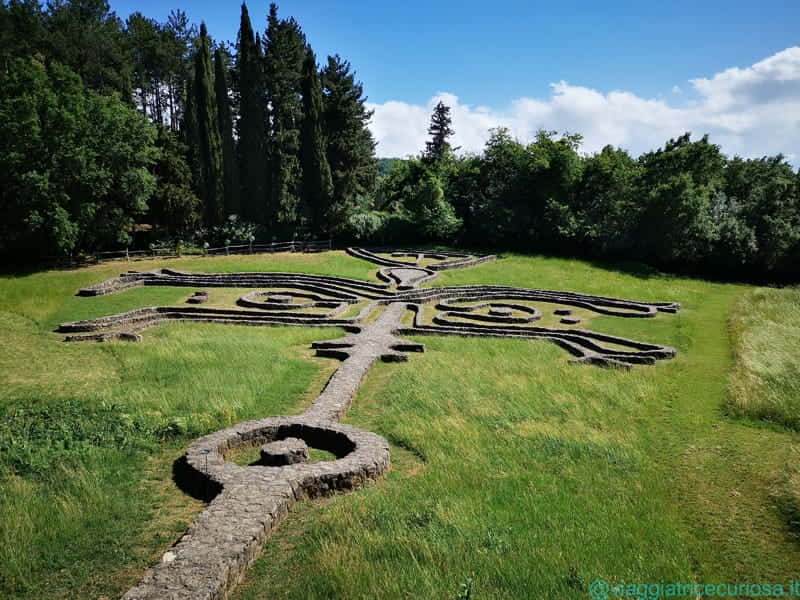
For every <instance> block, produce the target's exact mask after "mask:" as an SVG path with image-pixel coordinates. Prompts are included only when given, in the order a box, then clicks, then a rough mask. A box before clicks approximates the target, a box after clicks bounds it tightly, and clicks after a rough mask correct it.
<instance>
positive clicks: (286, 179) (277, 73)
mask: <svg viewBox="0 0 800 600" xmlns="http://www.w3.org/2000/svg"><path fill="white" fill-rule="evenodd" d="M264 45H265V51H264V61H265V62H264V64H265V74H266V79H267V81H269V86H268V87H267V96H266V97H267V100H268V102H269V104H270V106H271V115H270V116H271V119H270V123H271V132H270V133H271V135H270V148H269V175H268V178H269V181H270V199H271V208H272V220H273V221H274V222H275V224H276V227H277V228H278V230H279V231H280V233H281V234H282V235H288V234H290V233H294V232H295V231H296V230H297V228H298V226H302V222H301V219H300V217H301V215H299V214H298V204H299V196H300V194H299V192H300V185H301V179H302V170H301V167H300V126H301V124H302V119H303V108H302V104H301V100H300V81H301V78H302V67H303V59H304V57H305V47H306V42H305V36H304V35H303V32H302V31H301V30H300V26H299V25H298V24H297V22H296V21H295V20H294V19H288V20H280V19H278V9H277V7H276V6H275V4H271V5H270V9H269V18H268V25H267V31H266V34H265V38H264Z"/></svg>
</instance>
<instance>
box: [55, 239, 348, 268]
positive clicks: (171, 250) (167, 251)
mask: <svg viewBox="0 0 800 600" xmlns="http://www.w3.org/2000/svg"><path fill="white" fill-rule="evenodd" d="M325 250H333V240H309V241H300V240H294V241H291V242H270V243H266V242H253V243H252V244H236V245H230V246H220V247H219V248H200V249H199V251H198V249H195V248H191V249H187V250H186V251H183V252H180V253H179V252H178V250H177V248H175V247H174V246H161V247H157V248H151V249H150V250H128V249H125V250H111V251H107V252H95V253H94V254H93V255H92V256H89V257H87V260H88V261H89V262H105V261H112V260H125V261H132V260H144V259H147V258H179V257H180V256H184V255H185V256H220V255H229V254H259V253H265V252H323V251H325ZM45 260H52V261H53V262H54V263H59V264H63V263H64V260H65V259H63V258H54V257H51V258H50V259H47V258H46V259H45ZM67 262H69V263H71V264H74V263H77V262H81V261H74V260H69V259H67ZM83 262H86V261H83Z"/></svg>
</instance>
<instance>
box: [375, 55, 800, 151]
mask: <svg viewBox="0 0 800 600" xmlns="http://www.w3.org/2000/svg"><path fill="white" fill-rule="evenodd" d="M551 87H552V95H551V96H550V97H549V98H547V99H536V98H518V99H516V100H514V101H513V102H511V104H510V106H509V107H507V108H506V109H504V110H496V109H493V108H489V107H485V106H470V105H468V104H463V103H461V102H460V101H459V99H458V97H457V96H455V95H453V94H449V93H446V92H441V93H438V94H436V95H435V96H434V97H433V98H431V99H430V100H429V101H428V103H427V104H426V105H416V104H408V103H405V102H396V101H389V102H385V103H383V104H370V108H372V109H374V111H375V114H374V116H373V118H372V124H371V129H372V132H373V134H374V135H375V138H376V140H377V141H378V156H386V157H389V156H392V157H394V156H401V157H402V156H407V155H409V154H417V153H419V152H420V151H421V149H422V148H423V147H424V146H425V141H426V139H427V137H428V136H427V127H428V122H429V119H430V114H431V111H432V109H433V106H434V105H435V104H436V103H437V102H438V101H439V100H442V101H444V103H445V104H447V105H448V106H450V107H451V109H452V116H453V128H454V129H455V131H456V133H455V135H454V139H453V144H454V145H455V146H460V147H461V149H462V151H466V152H478V151H480V150H481V148H482V147H483V145H484V143H485V141H486V139H487V138H488V135H489V133H488V132H489V129H491V128H494V127H507V128H508V129H509V130H510V131H511V133H512V135H514V136H515V137H516V138H518V139H519V140H521V141H523V142H526V141H529V140H531V139H532V138H533V136H534V135H535V133H536V131H538V130H539V129H546V130H556V131H558V132H570V133H580V134H582V135H583V136H584V143H583V151H585V152H596V151H598V150H600V149H601V148H602V147H603V146H604V145H606V144H612V145H614V146H620V147H623V148H625V149H627V150H628V151H629V152H631V153H633V154H634V155H638V154H640V153H642V152H646V151H648V150H652V149H655V148H657V147H659V146H662V145H663V144H664V142H665V141H666V140H667V139H669V138H671V137H675V136H678V135H680V134H682V133H683V132H685V131H691V132H692V133H693V134H694V135H695V136H698V137H699V136H701V135H703V134H705V133H708V134H710V136H711V141H712V142H714V143H716V144H719V145H721V146H722V150H723V152H725V153H727V154H728V155H734V154H738V155H740V156H747V157H756V156H764V155H770V154H778V153H783V154H784V155H786V156H787V158H788V159H789V160H790V161H791V162H793V163H795V164H797V163H798V162H800V47H792V48H787V49H786V50H782V51H781V52H778V53H777V54H774V55H773V56H770V57H768V58H766V59H764V60H762V61H760V62H757V63H756V64H754V65H752V66H750V67H747V68H738V67H734V68H731V69H727V70H725V71H722V72H721V73H717V74H715V75H713V76H712V77H710V78H698V79H692V80H690V81H689V82H688V84H687V86H684V89H687V90H691V94H690V96H694V97H695V99H694V100H687V99H686V94H680V95H678V92H676V91H675V90H678V91H682V90H681V88H679V87H678V86H675V88H673V92H674V95H673V96H672V100H673V102H674V104H673V105H671V104H670V102H668V101H667V100H664V99H661V98H658V99H646V98H641V97H639V96H637V95H636V94H633V93H631V92H626V91H613V92H609V93H607V94H603V93H601V92H598V91H597V90H593V89H591V88H587V87H583V86H578V85H571V84H569V83H567V82H566V81H560V82H558V83H553V84H551Z"/></svg>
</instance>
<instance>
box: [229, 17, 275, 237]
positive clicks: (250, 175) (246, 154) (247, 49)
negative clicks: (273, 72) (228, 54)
mask: <svg viewBox="0 0 800 600" xmlns="http://www.w3.org/2000/svg"><path fill="white" fill-rule="evenodd" d="M236 75H237V80H238V84H239V120H238V122H237V133H238V138H239V143H238V147H237V155H238V161H239V177H240V182H241V196H240V204H241V211H242V216H243V217H244V218H245V219H247V220H250V221H254V222H255V223H259V224H261V225H266V223H267V214H268V211H267V202H268V200H267V185H266V183H267V180H266V177H265V173H266V169H267V157H266V129H265V127H266V126H265V123H266V117H265V114H264V71H263V68H262V56H261V44H260V43H258V42H257V41H256V36H255V35H254V34H253V26H252V25H251V23H250V15H249V13H248V11H247V5H245V4H242V17H241V24H240V26H239V40H238V47H237V55H236Z"/></svg>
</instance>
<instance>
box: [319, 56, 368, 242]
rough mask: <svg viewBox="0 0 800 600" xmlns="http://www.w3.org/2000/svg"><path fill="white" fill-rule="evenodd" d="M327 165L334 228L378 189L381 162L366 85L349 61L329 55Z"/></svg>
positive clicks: (324, 74)
mask: <svg viewBox="0 0 800 600" xmlns="http://www.w3.org/2000/svg"><path fill="white" fill-rule="evenodd" d="M322 86H323V105H324V113H325V133H326V138H327V156H328V164H329V165H330V168H331V176H332V179H333V200H332V206H331V211H330V215H329V220H330V223H331V227H332V229H333V230H334V231H335V230H336V229H337V228H338V227H339V226H341V224H342V222H343V220H344V218H345V217H346V215H347V213H348V212H349V211H350V210H351V209H352V208H353V206H354V205H355V204H356V201H357V199H358V197H359V196H365V195H369V194H370V193H371V192H372V191H373V190H374V188H375V183H376V180H377V176H378V162H377V160H376V159H375V140H374V138H373V137H372V132H371V131H370V130H369V127H368V123H369V120H370V118H371V117H372V111H369V110H367V108H366V107H365V106H364V103H365V102H366V98H364V96H363V93H364V91H363V87H362V85H361V83H360V82H356V80H355V74H354V73H352V72H351V70H350V63H349V62H347V61H345V60H342V59H341V58H340V57H339V56H338V55H336V56H329V57H328V64H327V65H326V66H325V68H324V69H323V71H322Z"/></svg>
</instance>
